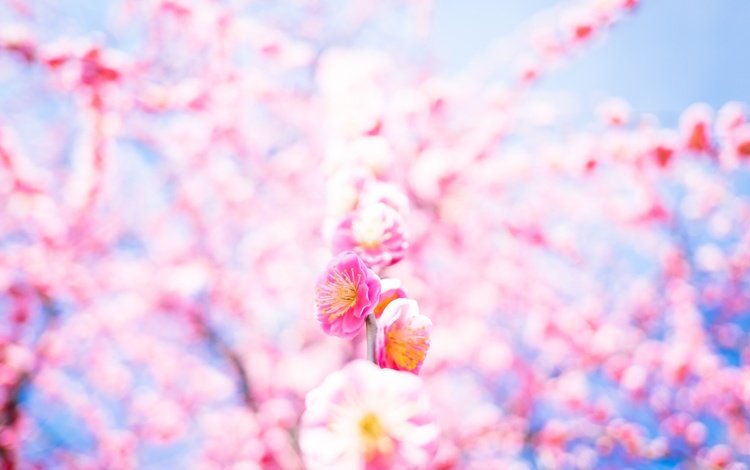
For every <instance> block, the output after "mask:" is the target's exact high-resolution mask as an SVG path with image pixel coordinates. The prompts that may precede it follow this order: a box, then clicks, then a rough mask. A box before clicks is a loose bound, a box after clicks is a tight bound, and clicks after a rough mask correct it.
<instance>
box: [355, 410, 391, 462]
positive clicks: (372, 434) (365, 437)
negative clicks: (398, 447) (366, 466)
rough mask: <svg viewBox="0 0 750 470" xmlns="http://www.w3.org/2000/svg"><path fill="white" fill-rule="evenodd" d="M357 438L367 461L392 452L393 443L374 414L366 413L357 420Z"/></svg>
mask: <svg viewBox="0 0 750 470" xmlns="http://www.w3.org/2000/svg"><path fill="white" fill-rule="evenodd" d="M359 437H360V439H361V442H362V446H363V447H364V452H365V456H366V457H367V459H368V460H370V459H372V458H374V457H375V456H377V455H379V454H380V455H383V454H388V453H390V452H392V451H393V441H392V440H391V438H390V437H389V436H388V434H387V433H386V432H385V429H384V428H383V425H382V423H381V422H380V419H378V417H377V415H375V414H374V413H366V414H365V415H364V416H362V418H361V419H360V420H359Z"/></svg>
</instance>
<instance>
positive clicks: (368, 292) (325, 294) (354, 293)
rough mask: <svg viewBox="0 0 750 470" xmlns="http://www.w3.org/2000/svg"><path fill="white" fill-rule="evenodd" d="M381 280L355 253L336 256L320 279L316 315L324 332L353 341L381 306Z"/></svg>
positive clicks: (317, 290) (316, 292)
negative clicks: (369, 315)
mask: <svg viewBox="0 0 750 470" xmlns="http://www.w3.org/2000/svg"><path fill="white" fill-rule="evenodd" d="M379 295H380V279H379V278H378V276H377V274H375V273H374V272H373V271H372V270H370V269H368V268H367V266H365V264H364V263H363V262H362V260H361V259H359V257H358V256H357V255H356V254H354V253H352V252H351V251H346V252H343V253H341V254H339V255H338V256H336V257H335V258H334V259H333V260H331V262H330V263H329V264H328V267H327V268H326V272H325V273H324V274H323V275H322V276H321V277H320V278H319V279H318V285H317V288H316V290H315V315H316V318H317V320H318V322H320V325H321V326H322V327H323V330H324V331H325V332H326V333H328V334H330V335H334V336H340V337H342V338H353V337H355V336H357V334H358V333H359V331H360V330H361V329H362V325H363V324H364V323H365V317H367V315H368V314H369V313H370V312H371V311H372V309H373V308H375V306H376V305H377V301H378V297H379Z"/></svg>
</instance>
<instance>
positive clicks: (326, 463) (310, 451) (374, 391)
mask: <svg viewBox="0 0 750 470" xmlns="http://www.w3.org/2000/svg"><path fill="white" fill-rule="evenodd" d="M305 405H306V410H305V413H304V415H303V416H302V424H301V428H300V448H301V450H302V455H303V458H304V461H305V464H306V466H307V468H309V469H310V470H314V469H330V468H338V469H368V470H377V469H393V468H396V469H403V468H415V469H416V468H427V466H428V465H429V463H430V461H431V459H432V456H433V455H434V452H435V443H436V439H437V437H438V428H437V426H436V424H435V422H434V419H433V417H432V416H431V414H430V406H429V402H428V399H427V396H426V393H425V390H424V388H423V386H422V382H421V381H420V379H419V378H418V377H415V376H413V375H411V374H406V373H404V372H397V371H393V370H387V369H379V368H378V367H377V366H375V364H372V363H371V362H368V361H364V360H356V361H353V362H350V363H349V364H348V365H347V366H345V367H344V368H343V369H342V370H340V371H337V372H334V373H333V374H331V375H329V376H328V377H327V378H326V379H325V380H324V381H323V383H322V384H321V385H320V386H319V387H318V388H316V389H314V390H312V391H311V392H310V393H308V394H307V397H306V400H305Z"/></svg>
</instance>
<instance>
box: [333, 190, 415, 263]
mask: <svg viewBox="0 0 750 470" xmlns="http://www.w3.org/2000/svg"><path fill="white" fill-rule="evenodd" d="M408 246H409V243H408V240H407V235H406V228H405V225H404V222H403V219H402V217H401V215H400V214H399V213H398V212H396V210H395V209H393V208H392V207H390V206H388V205H386V204H383V203H376V204H370V205H367V206H365V207H363V208H361V209H358V210H357V211H356V212H354V213H353V214H351V215H349V216H347V217H346V218H344V220H342V222H341V223H340V224H339V226H338V227H337V228H336V231H335V232H334V234H333V252H334V253H339V252H341V251H346V250H352V251H354V252H355V253H357V255H359V256H360V257H361V258H362V260H363V261H364V262H365V263H366V264H367V265H368V266H370V267H384V266H390V265H392V264H394V263H396V262H398V261H400V260H401V258H403V257H404V253H405V252H406V248H407V247H408Z"/></svg>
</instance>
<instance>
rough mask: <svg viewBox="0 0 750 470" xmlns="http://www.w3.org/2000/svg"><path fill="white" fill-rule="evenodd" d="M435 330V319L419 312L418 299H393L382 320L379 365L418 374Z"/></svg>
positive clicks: (378, 341)
mask: <svg viewBox="0 0 750 470" xmlns="http://www.w3.org/2000/svg"><path fill="white" fill-rule="evenodd" d="M431 332H432V322H431V321H430V319H429V318H427V317H426V316H424V315H422V314H420V313H419V306H418V305H417V302H416V301H414V300H411V299H396V300H394V301H392V302H391V303H389V304H388V306H387V307H386V308H385V311H384V312H383V315H382V316H381V317H380V320H379V321H378V335H377V343H376V345H377V352H376V356H377V361H378V365H379V366H380V367H387V368H389V369H395V370H403V371H407V372H413V373H415V374H418V373H419V369H420V368H421V367H422V363H423V362H424V358H425V356H426V355H427V350H428V349H429V348H430V333H431Z"/></svg>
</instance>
